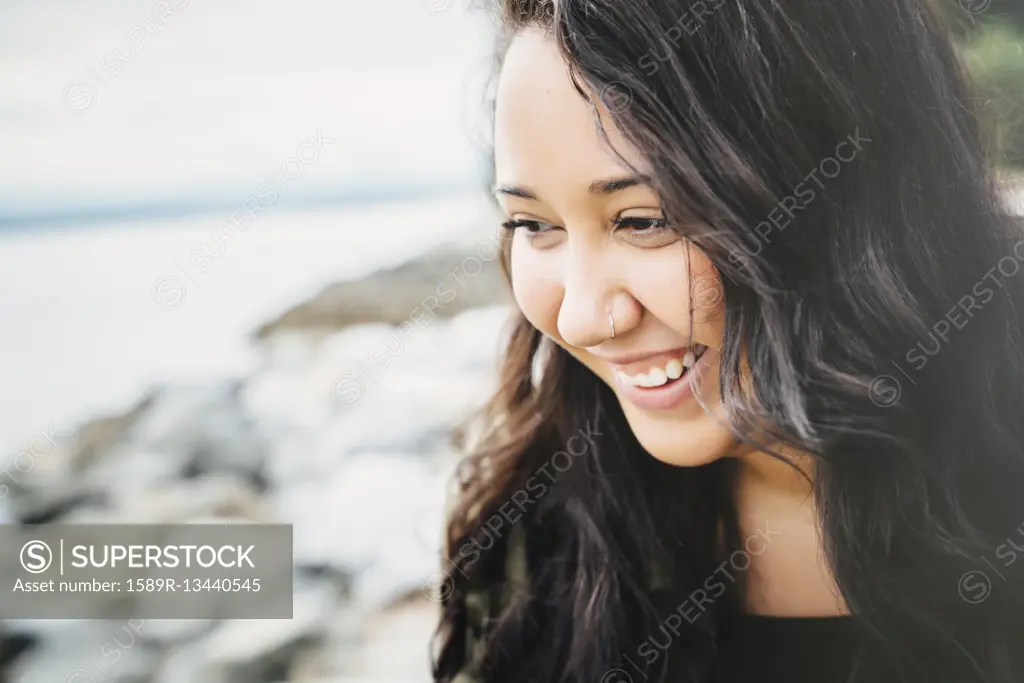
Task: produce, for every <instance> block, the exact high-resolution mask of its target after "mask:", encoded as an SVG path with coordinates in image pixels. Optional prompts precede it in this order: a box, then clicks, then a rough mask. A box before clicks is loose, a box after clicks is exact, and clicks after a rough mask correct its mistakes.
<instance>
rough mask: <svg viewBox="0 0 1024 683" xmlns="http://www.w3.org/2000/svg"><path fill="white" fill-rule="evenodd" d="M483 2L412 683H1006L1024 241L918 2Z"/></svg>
mask: <svg viewBox="0 0 1024 683" xmlns="http://www.w3.org/2000/svg"><path fill="white" fill-rule="evenodd" d="M502 10H503V25H504V27H505V28H506V29H507V30H506V34H507V39H506V40H505V41H503V50H502V60H501V64H500V71H499V77H498V79H497V88H496V93H495V100H494V106H495V109H494V115H495V116H494V150H493V151H494V173H495V177H494V180H495V192H496V196H497V199H498V202H499V203H500V205H501V207H502V209H503V211H504V212H505V213H506V214H507V217H508V220H507V222H505V223H504V225H503V226H502V230H503V231H504V235H505V238H506V239H505V240H504V248H505V252H504V256H505V266H506V273H507V274H508V276H509V279H510V282H511V286H512V290H513V293H514V295H515V299H516V302H517V304H518V311H517V317H516V320H515V324H514V328H513V330H512V332H511V335H510V342H509V345H508V349H507V356H506V358H505V361H504V367H503V371H502V376H501V385H500V391H499V392H498V394H497V395H496V396H495V398H494V400H493V401H492V402H491V404H490V406H489V409H488V412H487V415H486V417H487V420H486V422H485V423H484V424H485V426H486V427H487V431H486V432H485V433H484V434H483V436H482V438H481V439H480V440H479V442H478V443H477V444H475V445H474V452H473V454H472V457H471V458H470V459H469V460H468V461H467V462H468V467H467V468H466V469H465V473H464V476H463V477H462V478H461V482H460V483H461V493H460V498H459V501H458V504H457V505H456V507H455V509H454V512H453V514H452V519H451V523H450V528H449V538H448V560H449V566H448V584H447V586H446V590H445V593H446V595H445V600H444V610H443V617H442V622H441V625H440V628H439V631H438V639H437V643H436V644H437V650H436V652H435V661H434V676H435V680H437V681H445V682H447V681H460V682H461V681H474V680H475V681H481V682H484V681H486V682H491V681H516V682H523V681H537V682H541V681H543V682H547V681H552V682H554V681H571V682H573V683H629V682H636V683H639V682H640V681H648V680H650V681H658V680H662V681H668V682H671V683H674V682H683V681H743V682H745V683H751V682H754V681H776V680H786V681H788V682H791V683H801V682H803V681H815V683H823V682H825V683H827V682H830V681H847V680H852V681H872V682H874V681H889V680H892V681H896V680H904V681H928V682H929V683H930V682H932V681H956V682H958V683H960V682H963V681H993V682H995V681H998V682H1005V683H1009V682H1010V681H1021V680H1024V661H1022V660H1024V637H1022V635H1024V612H1022V611H1021V607H1022V602H1024V601H1022V600H1021V598H1022V597H1024V590H1022V585H1021V576H1022V575H1024V572H1022V571H1021V570H1020V567H1021V565H1024V562H1016V563H1015V562H1014V561H1015V560H1016V559H1017V553H1018V551H1024V535H1022V532H1021V529H1024V526H1022V524H1024V504H1022V502H1021V501H1022V498H1024V458H1022V444H1024V424H1022V421H1021V420H1020V417H1021V413H1022V409H1024V347H1022V339H1021V313H1020V312H1022V311H1024V274H1021V275H1018V271H1019V270H1020V264H1021V261H1024V231H1022V230H1021V226H1020V224H1019V222H1017V220H1016V219H1014V218H1012V217H1011V216H1010V215H1009V211H1008V210H1007V209H1006V207H1005V206H1004V205H1003V204H1002V199H1001V195H1000V193H999V190H998V188H997V187H996V186H995V183H994V181H993V172H992V170H991V169H990V168H989V166H988V164H987V162H986V153H987V151H988V150H987V149H986V143H985V135H984V134H983V126H982V125H981V123H980V121H981V120H982V112H981V106H982V105H983V103H981V102H979V101H978V99H976V98H975V97H974V96H973V94H972V92H973V91H972V90H971V89H970V87H969V85H968V83H967V79H966V78H965V76H964V71H963V69H962V67H961V65H960V64H959V63H958V60H957V56H956V54H955V53H954V49H953V46H952V44H951V40H950V36H949V34H948V32H947V29H946V27H945V26H944V25H943V24H942V23H941V22H940V21H939V19H938V18H937V13H936V12H935V10H934V9H933V8H932V7H931V6H930V5H929V3H928V2H926V0H846V1H843V2H833V1H822V0H789V1H787V2H780V1H779V0H758V1H756V2H755V1H754V0H703V1H699V0H698V1H695V2H692V3H688V2H683V1H681V0H555V1H554V2H551V1H550V0H506V2H505V3H504V6H503V8H502Z"/></svg>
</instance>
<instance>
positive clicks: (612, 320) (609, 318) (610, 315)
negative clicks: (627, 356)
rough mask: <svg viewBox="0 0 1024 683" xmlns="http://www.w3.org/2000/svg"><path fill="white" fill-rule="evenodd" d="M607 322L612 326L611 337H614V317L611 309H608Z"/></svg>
mask: <svg viewBox="0 0 1024 683" xmlns="http://www.w3.org/2000/svg"><path fill="white" fill-rule="evenodd" d="M608 322H609V323H610V324H611V326H612V339H615V318H613V317H612V312H611V311H608Z"/></svg>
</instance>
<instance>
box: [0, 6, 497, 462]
mask: <svg viewBox="0 0 1024 683" xmlns="http://www.w3.org/2000/svg"><path fill="white" fill-rule="evenodd" d="M473 4H481V3H470V2H467V1H466V0H377V1H375V2H349V1H346V0H341V1H340V2H339V1H338V0H301V1H298V2H294V3H292V2H289V3H283V2H275V1H274V0H244V1H243V0H204V1H203V2H198V1H197V0H86V1H80V2H72V1H71V0H40V1H39V2H32V3H14V2H5V3H0V82H3V83H4V84H5V87H4V88H2V89H0V150H3V160H4V162H3V163H2V164H0V327H2V329H3V343H2V353H0V377H2V378H3V382H2V383H0V454H2V453H3V452H4V451H5V450H7V449H8V448H13V447H14V446H15V445H20V443H21V441H22V440H24V439H27V438H31V437H32V436H34V435H35V434H37V433H38V432H40V431H43V430H46V429H48V428H52V429H56V430H58V431H70V429H71V428H73V427H74V425H75V424H76V423H77V422H78V421H80V420H83V419H86V418H89V417H94V416H95V415H96V414H98V413H102V412H106V411H110V410H120V409H123V408H124V407H125V404H126V402H127V401H130V400H134V398H136V397H137V396H138V395H139V393H140V392H141V391H143V390H144V389H145V388H146V387H147V386H150V385H152V384H154V383H160V382H170V381H179V382H180V381H202V380H204V379H212V378H214V377H217V376H224V375H230V374H232V373H237V372H242V371H244V369H245V368H246V367H248V365H249V364H250V363H251V362H252V360H253V359H252V349H251V347H250V346H249V345H248V344H247V343H246V335H247V334H248V333H249V331H250V330H251V329H252V328H253V327H255V326H257V325H258V324H260V323H261V322H263V321H264V320H265V319H267V318H269V317H272V316H273V315H275V314H277V313H278V312H280V311H281V310H282V309H284V308H287V307H288V306H290V305H292V304H294V303H296V302H297V301H298V300H300V299H302V298H303V297H305V296H308V295H310V294H312V293H313V292H315V291H317V290H318V289H319V288H320V287H322V286H323V285H325V284H327V283H328V282H330V281H334V280H338V279H342V278H346V277H356V276H358V274H360V273H363V272H367V271H370V270H372V269H374V268H376V267H379V266H382V265H386V264H388V263H392V262H397V261H399V260H401V259H403V258H405V257H407V256H409V255H411V254H413V253H415V252H416V251H417V250H422V249H425V248H427V247H429V246H430V244H431V243H433V242H435V241H437V240H440V239H443V237H444V235H446V234H448V233H450V232H452V231H457V230H461V229H464V228H465V227H466V222H467V221H472V220H473V219H472V218H471V216H472V215H476V214H475V210H474V209H473V208H471V207H472V206H473V205H474V203H475V202H476V201H477V200H476V199H473V197H475V196H479V189H478V187H479V184H480V181H479V178H480V174H479V172H478V170H479V163H478V158H479V150H480V147H479V145H478V144H477V143H478V139H477V137H476V135H475V131H476V130H477V126H478V123H479V121H480V120H481V119H482V117H481V111H482V109H481V106H480V97H481V93H482V88H483V87H484V84H485V82H486V78H487V76H488V74H489V73H490V56H491V47H490V45H491V35H492V34H491V32H490V31H489V30H488V24H487V20H486V17H484V16H483V15H482V14H481V13H480V12H479V11H478V10H476V9H474V8H473V7H472V6H471V5H473ZM233 219H234V221H235V222H234V225H231V221H232V220H233ZM203 245H207V246H208V247H209V248H211V249H213V250H215V251H216V253H218V254H219V255H218V256H216V257H209V256H207V257H205V258H196V257H195V256H194V254H195V253H196V252H197V250H200V249H201V248H202V247H203ZM178 299H180V301H178ZM12 453H13V451H12ZM0 457H2V456H0Z"/></svg>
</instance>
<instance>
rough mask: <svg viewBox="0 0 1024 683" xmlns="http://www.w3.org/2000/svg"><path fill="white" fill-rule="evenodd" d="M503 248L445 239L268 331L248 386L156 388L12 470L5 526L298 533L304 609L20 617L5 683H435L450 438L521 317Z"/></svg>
mask: <svg viewBox="0 0 1024 683" xmlns="http://www.w3.org/2000/svg"><path fill="white" fill-rule="evenodd" d="M490 246H493V245H490ZM485 247H486V248H485ZM495 255H496V251H495V250H493V249H491V248H490V247H489V246H488V243H487V242H485V243H483V245H482V244H481V243H480V242H479V241H476V242H470V241H466V242H459V243H451V244H447V245H443V246H441V247H438V248H437V249H435V250H434V251H431V252H429V253H427V254H424V255H422V256H420V257H419V258H416V259H414V260H412V261H410V262H408V263H405V264H403V265H401V266H398V267H397V268H393V269H389V270H383V271H379V272H377V273H374V274H371V275H369V276H367V277H365V278H362V279H359V280H354V281H349V282H339V283H336V284H333V285H331V286H329V287H327V288H325V289H324V290H323V291H322V292H321V293H320V295H318V296H315V297H313V298H312V299H310V300H309V301H306V302H304V303H302V304H299V305H298V306H295V307H294V308H292V309H290V310H288V311H285V312H284V313H282V314H281V315H280V316H279V317H278V318H276V319H275V320H273V321H270V322H268V323H267V324H265V325H263V326H262V327H261V328H260V329H259V330H257V331H256V332H255V334H254V335H253V340H252V343H253V344H255V345H256V346H257V348H258V349H259V353H260V356H261V362H260V363H259V367H258V369H257V370H255V371H254V372H252V373H251V374H250V375H248V376H245V377H242V378H238V379H233V380H221V381H216V382H210V383H207V384H198V385H188V386H183V385H170V386H161V387H155V388H153V389H152V390H151V391H150V392H149V394H148V395H146V396H145V397H143V398H142V399H141V400H139V401H138V402H137V403H136V404H135V405H133V406H131V407H129V408H128V409H127V410H125V411H124V412H123V413H121V414H119V415H110V416H106V417H102V418H98V419H95V420H92V421H90V422H89V423H87V424H84V425H82V426H81V427H79V428H78V429H77V430H76V431H75V432H74V433H73V434H71V435H68V436H66V437H63V438H59V439H56V440H55V443H54V446H53V448H51V449H50V451H49V452H48V453H47V455H46V457H45V458H38V459H37V460H36V461H34V462H32V463H31V464H30V466H28V465H26V466H25V467H24V471H19V472H18V474H17V477H16V481H14V480H12V481H9V482H8V485H9V491H8V492H7V500H6V501H4V502H5V504H6V515H7V519H6V520H5V521H6V522H7V523H20V524H32V523H41V522H49V521H61V522H69V523H83V522H100V523H103V522H107V523H115V522H121V523H123V522H133V523H156V522H181V523H192V522H198V521H209V520H219V521H239V522H286V523H291V524H293V525H294V544H295V546H294V558H295V577H296V578H295V587H294V590H295V611H294V618H293V619H291V620H254V621H245V620H226V621H212V620H188V621H186V620H149V621H140V620H136V621H134V622H84V621H77V622H76V621H67V622H53V621H11V620H8V621H6V622H4V624H3V629H4V634H5V635H4V636H3V640H2V644H0V666H2V667H3V669H2V671H3V678H4V680H10V681H18V682H24V683H35V682H38V683H52V682H53V681H65V683H87V682H92V681H101V680H114V681H139V682H141V681H146V682H152V683H186V682H188V683H191V682H194V681H202V682H203V683H258V682H266V683H273V682H277V681H304V682H312V681H325V682H326V681H356V680H366V681H370V680H392V681H403V682H406V681H409V682H414V681H424V682H426V681H429V680H430V677H429V669H428V656H427V655H428V652H427V641H428V638H429V636H430V634H431V631H432V629H433V628H434V626H435V623H436V617H437V614H436V604H435V603H433V602H432V601H431V599H432V598H433V597H434V592H433V590H432V589H433V587H432V586H431V577H432V576H434V573H435V570H436V568H437V566H438V561H439V551H440V542H441V537H440V534H441V527H442V509H443V502H444V494H445V482H446V479H447V477H448V476H449V475H450V473H451V471H452V469H453V467H454V464H455V457H454V456H455V453H454V449H453V447H452V445H451V443H450V440H449V434H450V432H451V429H452V427H454V426H455V425H456V424H458V423H459V422H461V421H462V420H463V419H464V418H465V417H466V416H467V415H468V414H470V413H471V412H472V410H473V409H474V408H475V407H476V406H478V405H479V404H480V403H481V402H482V401H483V400H484V399H485V398H486V397H487V394H488V392H489V391H490V389H491V385H492V382H493V379H494V370H495V368H496V360H497V356H498V352H499V348H500V345H501V341H502V337H503V333H504V332H503V329H504V323H505V321H506V320H507V318H508V314H509V311H510V308H509V302H510V299H509V296H508V292H507V286H506V285H505V283H504V281H503V277H502V275H501V273H500V266H499V263H498V260H497V259H496V258H494V256H495ZM459 282H461V285H459V284H458V283H459ZM431 296H433V297H435V298H436V299H437V300H438V301H437V303H435V304H434V305H433V307H432V308H431V309H430V310H429V315H426V316H424V314H423V310H426V309H423V308H422V307H423V305H424V297H428V298H429V297H431ZM418 307H419V309H420V310H419V312H417V308H418ZM12 471H13V470H12ZM110 643H116V645H114V646H113V648H111V647H110ZM105 644H106V645H107V647H106V648H104V645H105ZM111 653H113V654H114V655H116V657H113V656H108V655H111Z"/></svg>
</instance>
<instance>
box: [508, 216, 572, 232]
mask: <svg viewBox="0 0 1024 683" xmlns="http://www.w3.org/2000/svg"><path fill="white" fill-rule="evenodd" d="M501 227H503V228H505V229H506V230H519V229H523V230H525V231H526V232H528V233H530V234H531V235H536V234H539V233H542V232H548V231H549V230H553V229H555V228H556V227H558V226H555V225H552V224H551V223H544V222H542V221H528V220H521V219H516V220H511V221H506V222H504V223H502V224H501Z"/></svg>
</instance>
